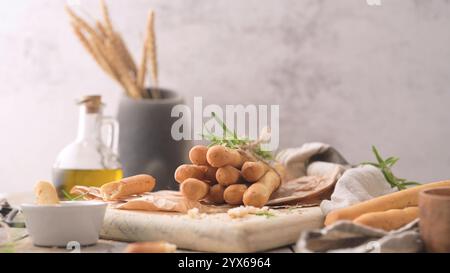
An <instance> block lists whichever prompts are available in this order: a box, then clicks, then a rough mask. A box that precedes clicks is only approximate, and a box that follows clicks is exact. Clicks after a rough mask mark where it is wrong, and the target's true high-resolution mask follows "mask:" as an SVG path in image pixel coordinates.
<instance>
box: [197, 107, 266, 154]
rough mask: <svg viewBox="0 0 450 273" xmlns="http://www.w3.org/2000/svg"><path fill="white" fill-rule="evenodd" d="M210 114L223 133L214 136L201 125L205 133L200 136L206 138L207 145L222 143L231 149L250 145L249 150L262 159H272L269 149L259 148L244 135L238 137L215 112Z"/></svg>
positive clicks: (259, 146)
mask: <svg viewBox="0 0 450 273" xmlns="http://www.w3.org/2000/svg"><path fill="white" fill-rule="evenodd" d="M211 116H212V118H213V119H215V120H216V122H217V123H218V124H219V125H220V126H221V127H222V129H223V135H222V136H216V135H214V134H212V133H211V132H210V131H209V130H208V128H206V126H203V129H204V131H206V134H205V133H202V137H203V138H204V139H206V140H208V141H209V142H210V143H209V145H208V147H211V146H214V145H223V146H225V147H228V148H232V149H238V148H241V147H243V146H246V147H250V148H249V150H250V152H252V153H254V154H255V155H257V156H258V157H260V158H262V159H264V160H271V159H273V154H272V152H271V151H266V150H263V149H262V148H261V145H259V144H258V145H254V146H253V145H251V144H252V141H251V140H250V139H248V138H246V137H238V136H237V133H236V131H234V132H232V131H231V130H230V129H229V128H228V127H227V126H226V124H225V123H224V122H223V120H221V119H220V118H219V117H218V116H217V115H216V113H215V112H212V113H211Z"/></svg>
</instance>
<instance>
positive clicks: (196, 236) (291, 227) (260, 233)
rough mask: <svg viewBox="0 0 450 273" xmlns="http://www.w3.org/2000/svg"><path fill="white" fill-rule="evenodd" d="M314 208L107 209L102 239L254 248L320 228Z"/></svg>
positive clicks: (289, 240)
mask: <svg viewBox="0 0 450 273" xmlns="http://www.w3.org/2000/svg"><path fill="white" fill-rule="evenodd" d="M323 220H324V217H323V215H322V212H321V210H320V208H319V207H310V208H295V209H280V210H276V211H275V212H274V216H272V217H266V216H257V215H248V216H246V217H244V218H238V219H232V218H230V217H229V216H228V215H227V214H226V213H214V214H201V215H200V216H199V217H194V218H193V217H190V216H188V215H186V214H180V213H167V212H142V211H127V210H117V209H112V208H111V209H108V210H107V212H106V215H105V221H104V224H103V228H102V231H101V237H102V238H103V239H112V240H119V241H129V242H134V241H158V240H164V241H168V242H170V243H173V244H176V245H177V246H178V248H183V249H190V250H195V251H208V252H257V251H264V250H269V249H273V248H277V247H281V246H285V245H290V244H293V243H295V242H296V241H297V240H298V238H299V236H300V233H301V232H302V231H303V230H307V229H315V228H320V227H322V225H323Z"/></svg>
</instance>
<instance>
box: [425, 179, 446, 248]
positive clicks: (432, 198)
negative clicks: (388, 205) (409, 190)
mask: <svg viewBox="0 0 450 273" xmlns="http://www.w3.org/2000/svg"><path fill="white" fill-rule="evenodd" d="M419 218H420V224H419V226H420V235H421V237H422V240H423V241H424V243H425V248H426V251H427V252H443V253H449V252H450V187H442V188H434V189H428V190H423V191H421V192H420V193H419Z"/></svg>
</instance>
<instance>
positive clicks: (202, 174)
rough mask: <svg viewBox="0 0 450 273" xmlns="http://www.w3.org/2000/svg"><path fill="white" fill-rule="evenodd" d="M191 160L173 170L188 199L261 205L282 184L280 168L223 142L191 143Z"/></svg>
mask: <svg viewBox="0 0 450 273" xmlns="http://www.w3.org/2000/svg"><path fill="white" fill-rule="evenodd" d="M189 159H190V160H191V162H192V164H184V165H181V166H179V167H178V168H177V170H176V171H175V180H176V181H177V182H178V183H180V192H181V193H182V194H183V195H184V197H186V198H187V199H190V200H195V201H200V200H204V201H206V202H209V203H213V204H216V205H220V204H224V203H227V204H229V205H242V204H244V205H246V206H254V207H262V206H264V205H265V204H266V203H267V202H268V201H269V198H270V196H271V195H272V193H273V192H274V191H276V190H277V189H278V187H279V186H280V184H281V180H282V175H283V172H284V171H283V168H282V167H281V165H275V166H271V165H269V164H268V163H267V162H264V161H259V160H257V159H256V158H255V157H253V156H252V155H251V154H247V153H245V152H244V151H241V150H238V149H231V148H228V147H225V146H222V145H216V146H212V147H209V148H208V147H206V146H202V145H197V146H194V147H193V148H192V149H191V150H190V152H189Z"/></svg>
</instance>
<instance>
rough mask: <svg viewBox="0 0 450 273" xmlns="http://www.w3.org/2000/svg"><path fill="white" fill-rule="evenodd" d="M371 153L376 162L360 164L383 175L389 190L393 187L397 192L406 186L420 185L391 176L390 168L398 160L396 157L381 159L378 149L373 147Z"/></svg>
mask: <svg viewBox="0 0 450 273" xmlns="http://www.w3.org/2000/svg"><path fill="white" fill-rule="evenodd" d="M372 152H373V153H374V155H375V158H376V160H377V162H362V163H361V165H371V166H374V167H377V168H379V169H380V170H381V172H382V173H383V176H384V178H385V179H386V181H387V182H388V183H389V185H391V188H394V187H395V188H397V189H398V190H404V189H406V188H407V187H408V186H415V185H420V183H417V182H415V181H408V180H406V179H404V178H398V177H396V176H395V175H394V174H393V172H392V170H391V168H392V167H393V166H394V165H395V163H397V161H398V160H399V158H398V157H392V156H391V157H388V158H386V159H383V158H382V157H381V155H380V152H378V149H377V148H376V147H375V146H372Z"/></svg>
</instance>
